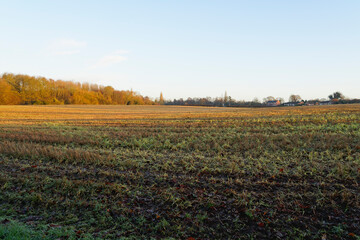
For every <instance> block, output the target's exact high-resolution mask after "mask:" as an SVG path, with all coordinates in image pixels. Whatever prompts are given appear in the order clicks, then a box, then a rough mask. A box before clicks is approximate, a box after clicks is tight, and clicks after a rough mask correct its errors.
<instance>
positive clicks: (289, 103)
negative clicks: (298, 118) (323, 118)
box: [284, 102, 298, 106]
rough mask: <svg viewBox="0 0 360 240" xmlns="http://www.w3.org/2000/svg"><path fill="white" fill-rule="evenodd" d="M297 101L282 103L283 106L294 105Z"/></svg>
mask: <svg viewBox="0 0 360 240" xmlns="http://www.w3.org/2000/svg"><path fill="white" fill-rule="evenodd" d="M297 104H298V102H286V103H284V106H296V105H297Z"/></svg>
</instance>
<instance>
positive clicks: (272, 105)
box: [266, 100, 280, 107]
mask: <svg viewBox="0 0 360 240" xmlns="http://www.w3.org/2000/svg"><path fill="white" fill-rule="evenodd" d="M279 105H280V101H279V100H274V101H267V103H266V106H268V107H276V106H279Z"/></svg>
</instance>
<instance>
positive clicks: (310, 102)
mask: <svg viewBox="0 0 360 240" xmlns="http://www.w3.org/2000/svg"><path fill="white" fill-rule="evenodd" d="M305 105H306V106H314V105H319V101H316V100H311V101H307V102H306V103H305Z"/></svg>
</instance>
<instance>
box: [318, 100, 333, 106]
mask: <svg viewBox="0 0 360 240" xmlns="http://www.w3.org/2000/svg"><path fill="white" fill-rule="evenodd" d="M331 104H332V102H331V101H321V102H319V105H331Z"/></svg>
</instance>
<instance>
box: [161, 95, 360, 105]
mask: <svg viewBox="0 0 360 240" xmlns="http://www.w3.org/2000/svg"><path fill="white" fill-rule="evenodd" d="M328 98H329V100H331V101H332V102H333V103H334V104H345V103H360V100H359V99H346V98H345V97H344V95H343V94H342V93H340V92H334V93H333V94H331V95H329V97H328ZM327 100H328V99H324V98H323V99H312V100H303V99H302V98H301V97H300V95H296V94H292V95H290V97H289V102H292V103H299V102H303V103H307V102H322V101H327ZM269 101H279V102H280V103H281V104H282V103H284V102H285V100H284V99H283V98H280V97H278V98H275V97H273V96H268V97H266V98H263V101H262V102H260V100H259V99H258V98H254V99H253V100H252V101H237V100H235V99H233V98H232V97H230V96H228V95H227V92H225V94H224V97H218V98H211V97H206V98H188V99H186V100H184V99H182V98H180V99H174V100H172V101H165V104H167V105H185V106H186V105H188V106H215V107H261V106H264V105H266V103H267V102H269Z"/></svg>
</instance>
